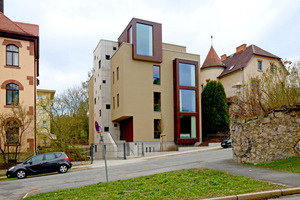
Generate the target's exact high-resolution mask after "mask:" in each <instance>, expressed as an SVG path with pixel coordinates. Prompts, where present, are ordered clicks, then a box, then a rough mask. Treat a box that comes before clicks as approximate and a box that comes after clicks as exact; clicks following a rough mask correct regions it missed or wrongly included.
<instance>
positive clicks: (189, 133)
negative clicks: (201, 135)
mask: <svg viewBox="0 0 300 200" xmlns="http://www.w3.org/2000/svg"><path fill="white" fill-rule="evenodd" d="M196 127H197V125H196V116H180V139H190V138H196V137H197V136H196Z"/></svg>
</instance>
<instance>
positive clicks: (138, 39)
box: [89, 18, 201, 150]
mask: <svg viewBox="0 0 300 200" xmlns="http://www.w3.org/2000/svg"><path fill="white" fill-rule="evenodd" d="M199 63H200V56H199V55H196V54H190V53H187V52H186V47H184V46H179V45H173V44H166V43H163V42H162V25H161V24H159V23H155V22H150V21H145V20H141V19H136V18H133V19H132V20H131V21H130V23H129V24H128V26H127V27H126V28H125V30H124V31H123V33H122V34H121V35H120V37H119V39H118V42H112V41H106V40H101V41H100V43H99V44H98V46H97V47H96V49H95V51H94V74H93V77H92V79H91V80H90V86H89V87H90V88H91V87H92V88H94V89H93V93H91V92H90V99H91V97H92V98H93V101H94V102H93V105H92V106H91V105H90V110H91V109H92V110H93V111H94V112H92V113H93V115H94V116H93V118H94V119H95V120H96V121H97V120H98V122H99V121H100V123H99V124H100V125H103V127H104V132H110V133H111V135H112V137H113V139H114V140H115V141H126V142H129V143H135V142H143V143H144V147H145V148H146V147H147V146H149V147H155V149H156V150H159V149H160V137H161V136H163V137H164V139H166V141H167V145H168V146H173V145H174V144H175V143H176V144H184V143H189V144H191V143H197V142H199V141H200V140H201V120H200V116H201V109H200V105H201V98H200V90H199V86H200V85H199V77H200V74H199V71H200V70H199ZM108 87H111V88H108ZM90 102H91V100H90ZM93 107H94V108H93ZM108 113H111V116H107V114H108ZM101 117H102V119H101ZM104 119H107V120H105V121H104ZM101 120H103V121H101ZM93 124H94V120H91V119H90V129H91V128H92V132H90V138H91V137H94V139H91V140H90V142H91V141H95V142H97V141H99V136H98V134H97V133H95V132H96V131H95V128H94V126H93ZM105 127H107V128H105Z"/></svg>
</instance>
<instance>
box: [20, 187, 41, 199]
mask: <svg viewBox="0 0 300 200" xmlns="http://www.w3.org/2000/svg"><path fill="white" fill-rule="evenodd" d="M38 190H39V188H38V187H34V188H32V189H31V190H30V191H29V192H27V193H26V194H25V195H24V196H23V198H22V199H25V198H26V197H27V196H28V195H29V194H31V193H34V192H36V191H38Z"/></svg>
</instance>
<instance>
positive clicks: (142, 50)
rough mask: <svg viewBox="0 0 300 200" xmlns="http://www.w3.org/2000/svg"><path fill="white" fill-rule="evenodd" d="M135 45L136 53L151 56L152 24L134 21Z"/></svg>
mask: <svg viewBox="0 0 300 200" xmlns="http://www.w3.org/2000/svg"><path fill="white" fill-rule="evenodd" d="M136 46H137V47H136V48H137V50H136V53H137V54H139V55H146V56H153V33H152V26H150V25H145V24H141V23H136Z"/></svg>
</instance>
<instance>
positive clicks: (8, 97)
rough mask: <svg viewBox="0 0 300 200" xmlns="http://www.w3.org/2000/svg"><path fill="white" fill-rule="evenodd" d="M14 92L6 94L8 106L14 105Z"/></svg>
mask: <svg viewBox="0 0 300 200" xmlns="http://www.w3.org/2000/svg"><path fill="white" fill-rule="evenodd" d="M12 99H13V98H12V91H7V92H6V105H11V104H12Z"/></svg>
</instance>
